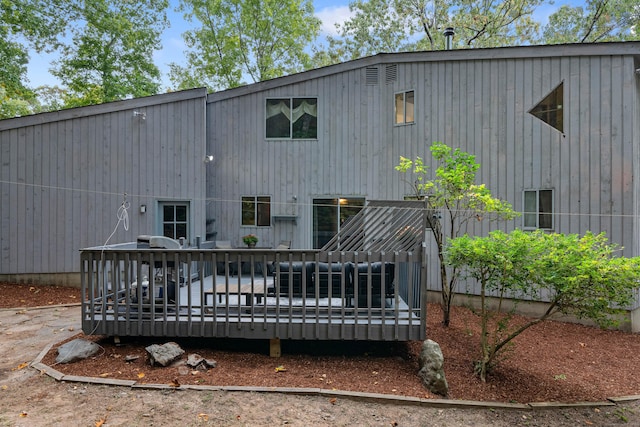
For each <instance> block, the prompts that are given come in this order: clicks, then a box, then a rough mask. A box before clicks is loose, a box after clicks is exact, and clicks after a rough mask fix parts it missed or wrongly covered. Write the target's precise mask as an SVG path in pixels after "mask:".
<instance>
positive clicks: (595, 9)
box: [542, 0, 640, 44]
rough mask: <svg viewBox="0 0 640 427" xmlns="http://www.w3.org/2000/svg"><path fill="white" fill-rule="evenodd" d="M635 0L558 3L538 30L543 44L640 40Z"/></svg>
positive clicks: (638, 13)
mask: <svg viewBox="0 0 640 427" xmlns="http://www.w3.org/2000/svg"><path fill="white" fill-rule="evenodd" d="M638 24H640V6H639V5H638V3H637V1H636V0H587V1H586V2H585V5H584V7H583V6H567V5H565V6H561V7H560V8H559V9H558V11H556V12H555V13H554V14H553V15H551V16H550V17H549V23H548V24H547V25H545V27H544V28H543V30H542V42H543V43H544V44H561V43H597V42H605V41H626V40H640V31H639V29H640V27H639V26H638Z"/></svg>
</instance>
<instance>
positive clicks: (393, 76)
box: [384, 64, 398, 84]
mask: <svg viewBox="0 0 640 427" xmlns="http://www.w3.org/2000/svg"><path fill="white" fill-rule="evenodd" d="M384 79H385V83H387V84H389V83H393V82H395V81H397V80H398V64H391V65H387V68H386V69H385V77H384Z"/></svg>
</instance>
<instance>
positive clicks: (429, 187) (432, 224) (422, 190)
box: [395, 142, 518, 326]
mask: <svg viewBox="0 0 640 427" xmlns="http://www.w3.org/2000/svg"><path fill="white" fill-rule="evenodd" d="M431 155H432V156H433V158H434V159H435V161H436V163H437V168H436V170H435V178H434V179H431V180H428V179H427V173H428V168H427V166H426V165H425V164H424V161H423V160H422V158H421V157H416V158H415V160H411V159H408V158H406V157H400V163H399V164H398V165H397V166H396V168H395V169H396V170H398V171H400V172H402V173H405V174H411V175H412V177H413V179H412V180H406V181H407V182H408V183H409V184H410V185H411V187H412V190H413V192H414V194H415V196H416V197H417V198H426V200H427V207H428V209H429V210H431V211H432V214H431V215H427V222H428V227H429V229H430V230H431V233H432V235H433V237H434V239H435V242H436V245H437V248H438V260H439V264H440V282H441V294H442V308H443V310H442V312H443V319H442V323H443V324H444V325H445V326H449V321H450V313H451V304H452V301H453V297H454V295H455V291H456V285H457V283H458V277H459V269H458V267H456V266H453V267H452V268H447V266H446V265H445V262H444V247H445V245H446V243H447V241H449V240H451V239H453V238H456V237H458V236H460V235H462V234H463V233H464V231H465V230H466V228H467V225H468V223H469V221H471V220H474V221H475V220H478V221H481V220H487V221H496V220H509V219H513V218H515V217H516V216H517V215H518V214H517V213H516V212H514V211H513V209H512V207H511V205H510V204H509V203H507V202H505V201H502V200H500V199H497V198H495V197H493V196H492V195H491V192H490V191H489V189H487V188H486V186H485V185H484V184H476V183H475V180H476V172H477V171H478V169H479V168H480V165H479V164H478V163H476V161H475V156H473V155H471V154H469V153H467V152H464V151H462V150H460V149H458V148H456V149H455V150H453V149H451V147H449V146H447V145H446V144H444V143H442V142H434V143H433V144H432V145H431Z"/></svg>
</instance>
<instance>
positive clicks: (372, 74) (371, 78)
mask: <svg viewBox="0 0 640 427" xmlns="http://www.w3.org/2000/svg"><path fill="white" fill-rule="evenodd" d="M366 73H367V78H366V81H367V85H377V84H378V67H367V69H366Z"/></svg>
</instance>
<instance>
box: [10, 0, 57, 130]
mask: <svg viewBox="0 0 640 427" xmlns="http://www.w3.org/2000/svg"><path fill="white" fill-rule="evenodd" d="M0 5H1V7H0V58H2V60H1V61H0V119H3V118H9V117H15V116H20V115H24V114H29V113H31V109H30V105H31V104H32V103H33V102H34V99H35V96H34V93H33V91H32V90H31V89H30V88H29V87H28V86H27V77H26V75H27V64H28V62H29V54H28V50H29V48H30V47H31V48H33V49H35V50H36V51H37V52H40V51H43V50H46V49H52V48H53V47H55V45H56V37H57V36H58V34H59V33H61V32H62V31H63V28H64V24H65V22H66V18H67V15H66V13H65V10H66V9H65V7H64V6H65V3H64V2H63V1H60V0H51V1H48V2H44V3H43V2H40V1H38V0H11V1H10V0H0Z"/></svg>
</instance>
